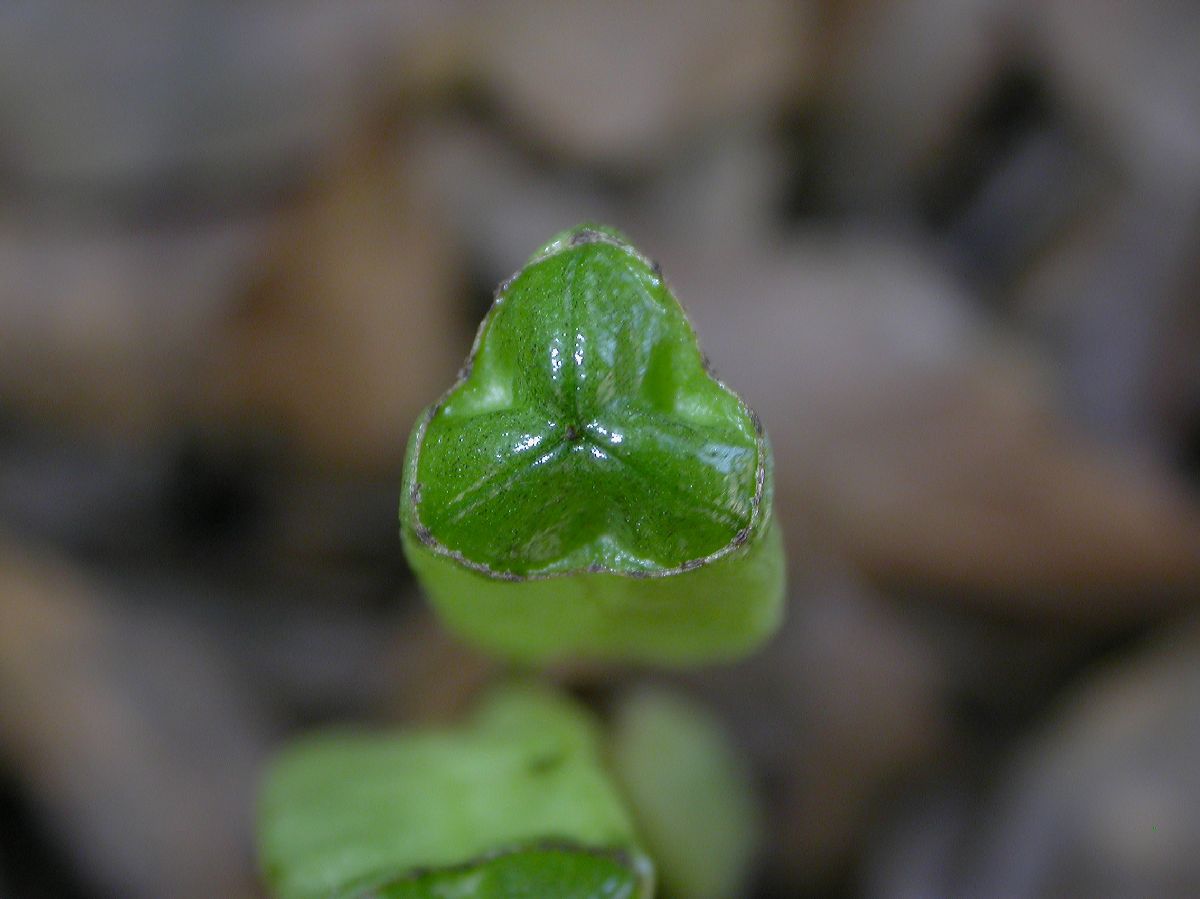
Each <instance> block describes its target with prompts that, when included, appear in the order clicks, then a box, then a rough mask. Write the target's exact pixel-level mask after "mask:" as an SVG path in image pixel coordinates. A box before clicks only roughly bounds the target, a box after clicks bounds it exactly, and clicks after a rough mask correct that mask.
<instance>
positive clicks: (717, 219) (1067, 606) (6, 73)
mask: <svg viewBox="0 0 1200 899" xmlns="http://www.w3.org/2000/svg"><path fill="white" fill-rule="evenodd" d="M1198 32H1200V15H1198V14H1197V11H1196V10H1195V8H1193V7H1191V6H1189V5H1187V4H1178V3H1171V2H1166V0H1152V2H1135V0H1049V2H1038V3H1034V2H1027V0H968V2H958V0H823V2H817V0H810V2H794V3H785V2H774V0H750V2H746V3H739V4H723V3H717V2H712V0H703V2H684V0H661V2H656V3H652V4H640V3H632V2H625V0H619V2H614V3H605V4H597V3H586V2H574V0H569V2H560V3H534V2H515V3H507V4H496V5H490V4H473V3H467V2H455V3H446V2H434V0H414V2H405V3H401V2H395V3H383V2H367V0H354V2H345V3H332V2H328V3H319V2H315V0H302V2H298V3H297V2H291V3H282V2H271V0H252V2H248V3H240V4H236V5H226V4H216V3H201V2H197V0H169V2H157V3H149V2H144V3H143V2H136V3H130V4H122V5H120V6H118V7H112V6H107V5H101V6H97V5H95V4H90V3H83V2H79V0H45V2H40V3H26V2H18V3H13V4H8V5H6V6H5V8H4V9H3V10H2V11H0V896H4V897H16V899H42V897H64V899H83V897H87V899H92V897H116V896H120V897H132V899H138V897H164V896H172V897H183V899H187V897H198V899H199V897H213V896H222V897H231V899H236V897H249V896H254V895H258V887H257V886H256V879H255V876H254V871H253V846H252V839H251V822H252V800H253V795H254V791H255V788H256V784H257V779H258V774H259V770H260V766H261V765H262V763H263V760H264V759H266V758H267V757H269V755H270V754H271V752H272V751H274V750H275V749H276V748H277V747H279V746H280V745H281V744H282V743H283V742H284V741H286V740H287V739H288V738H289V737H291V736H294V735H295V734H297V733H300V732H303V731H306V730H308V729H310V728H312V727H315V726H318V725H321V724H325V723H335V722H347V721H361V722H364V723H371V724H394V723H399V722H410V723H415V722H428V721H446V720H450V719H452V718H453V717H454V716H455V715H456V714H458V713H459V712H460V711H461V710H462V709H463V708H465V707H467V706H468V705H469V704H470V702H471V700H472V699H473V698H474V697H475V696H476V695H477V694H478V692H479V690H480V688H481V687H482V686H483V685H484V684H485V683H487V682H488V681H489V680H490V679H491V678H492V677H493V676H494V675H495V673H496V670H495V668H494V666H493V665H492V663H490V662H488V661H487V660H486V659H485V658H483V657H482V656H480V655H478V654H476V653H474V652H472V651H471V650H469V649H466V648H464V647H462V646H460V645H458V644H456V643H454V642H452V641H451V640H450V639H449V638H447V637H446V636H445V635H444V634H443V632H442V631H441V629H440V628H439V627H438V626H437V623H436V622H435V621H434V620H433V619H432V617H431V615H430V613H429V611H428V610H427V608H426V607H425V605H424V604H423V602H422V600H421V598H420V596H419V593H418V591H417V589H416V587H415V585H414V584H413V582H412V580H411V577H410V576H409V574H408V572H407V571H406V569H405V566H404V563H403V560H402V558H401V554H400V549H399V540H398V537H397V524H396V518H395V511H396V504H397V495H398V494H397V491H398V489H399V483H400V464H401V457H402V453H403V447H404V440H405V437H406V435H407V432H408V429H409V427H410V426H411V423H412V420H413V418H414V416H415V415H416V413H417V411H418V410H419V409H420V407H421V406H422V405H423V404H424V403H426V402H427V401H428V400H430V399H431V398H432V397H434V396H435V395H436V394H437V393H439V392H440V391H441V390H442V389H444V387H445V385H446V384H448V383H449V381H450V380H451V378H452V377H453V374H454V372H455V370H456V368H457V366H458V365H459V363H460V362H461V359H462V357H463V356H464V355H465V352H466V349H467V347H468V345H469V341H470V336H471V333H472V330H473V327H474V324H475V322H476V321H477V320H478V318H479V316H480V315H481V314H482V312H483V310H484V309H485V308H486V305H487V303H488V301H489V298H490V294H491V291H492V289H493V288H494V286H495V284H496V283H497V282H498V281H499V280H500V279H501V278H503V277H504V276H506V275H507V274H509V273H510V272H511V271H512V270H513V269H515V268H516V267H517V266H518V265H519V264H520V262H521V260H523V259H524V258H525V257H526V256H527V255H528V253H529V252H530V251H531V250H532V249H533V248H535V247H536V246H538V245H539V244H540V243H541V242H543V241H544V240H545V239H546V238H547V237H548V236H549V235H551V234H552V233H554V232H555V231H557V230H559V229H561V228H564V227H568V226H570V225H572V224H575V223H577V222H578V221H581V220H585V219H594V220H600V221H606V222H610V223H612V224H614V225H616V226H618V227H620V228H622V229H623V230H625V231H626V232H627V233H629V234H630V235H631V237H632V238H633V239H634V241H635V242H636V243H637V244H638V245H639V247H640V248H642V249H643V250H644V251H645V252H647V253H648V254H650V255H651V256H653V257H654V258H656V259H658V260H659V261H660V262H661V263H662V265H663V268H664V270H665V272H666V275H667V277H668V279H669V280H670V282H671V283H672V285H673V286H674V288H675V289H676V291H677V293H678V294H679V296H680V298H681V299H682V301H683V302H684V304H685V306H686V307H687V308H688V309H689V311H690V313H691V315H692V316H693V319H694V321H695V322H696V324H697V327H698V330H699V332H700V334H701V338H702V341H703V343H704V345H705V348H706V350H707V352H708V354H709V356H710V357H711V359H712V361H713V364H714V365H715V367H716V369H717V370H718V371H719V372H720V374H721V375H722V377H724V378H725V379H726V380H727V381H728V382H729V383H730V384H732V385H733V386H734V387H735V388H736V389H737V390H739V391H740V392H741V393H742V394H743V395H744V396H745V397H746V398H747V399H748V400H749V402H750V403H751V404H752V405H753V406H754V407H755V408H756V409H757V410H758V412H759V413H760V414H761V415H762V417H763V419H764V420H765V422H766V424H767V426H768V428H769V430H770V433H771V436H772V439H773V442H774V446H775V451H776V456H777V479H778V502H777V506H778V510H779V514H780V515H781V517H782V519H783V522H784V524H785V526H786V534H787V539H788V543H789V550H790V565H791V585H792V586H791V597H790V600H789V613H788V620H787V623H786V625H785V627H784V629H783V631H782V632H781V634H780V635H779V636H778V637H777V638H776V639H775V640H774V641H772V642H771V643H770V644H769V646H768V647H767V648H766V649H765V650H764V651H763V652H762V653H760V654H759V655H757V656H755V657H753V658H751V659H748V660H746V661H745V662H742V663H739V664H737V665H735V666H729V667H723V668H715V669H709V670H701V671H696V672H691V673H685V674H676V675H665V674H662V673H660V672H652V671H630V670H625V669H609V668H598V667H595V666H572V667H565V668H563V669H560V670H557V671H556V672H554V675H555V677H556V678H557V679H558V680H559V681H561V682H562V683H563V684H565V685H566V686H568V687H570V688H571V689H573V690H574V691H575V692H576V693H577V694H578V695H580V696H583V697H584V698H586V699H587V700H588V701H590V702H591V703H593V704H594V705H595V706H596V707H598V708H605V707H607V704H608V703H610V702H611V700H612V697H614V696H616V695H618V694H619V693H620V691H621V690H622V689H624V688H626V687H628V686H631V685H635V684H640V683H644V682H647V681H654V682H657V683H669V684H674V685H675V686H676V687H678V688H680V689H683V690H685V691H687V692H688V694H689V695H691V696H693V697H694V698H697V699H700V700H702V701H704V702H705V703H707V704H708V706H709V707H710V708H711V709H712V710H713V711H714V712H715V713H716V714H717V715H719V717H720V719H721V720H722V721H723V723H724V724H725V726H726V727H727V729H728V732H729V733H730V735H731V738H732V739H733V740H734V742H735V743H736V744H737V746H738V747H739V749H740V751H741V752H742V753H743V754H744V756H745V758H746V760H747V764H748V765H749V766H750V770H751V771H752V773H753V777H754V780H755V783H756V786H757V788H758V790H759V792H760V795H761V797H762V799H763V802H764V804H765V810H766V816H767V817H766V820H767V825H768V826H767V828H766V839H765V842H764V845H763V847H762V851H761V852H760V854H759V858H758V862H757V864H756V866H755V869H754V871H753V872H752V874H751V877H750V878H749V882H748V883H747V885H746V888H745V891H744V894H743V895H745V896H748V897H762V899H766V897H784V896H787V897H793V896H823V897H824V896H834V897H837V896H846V897H851V896H865V897H880V899H890V897H908V896H921V897H927V896H928V897H937V896H946V897H951V896H974V895H978V896H1008V897H1034V896H1051V895H1089V896H1103V895H1112V896H1121V895H1181V896H1182V895H1189V894H1193V895H1194V894H1196V893H1197V892H1200V851H1198V850H1200V820H1198V817H1197V815H1198V812H1197V810H1198V809H1200V778H1198V777H1197V773H1196V772H1197V768H1196V764H1195V759H1196V758H1197V757H1198V756H1200V619H1198V618H1197V605H1198V602H1197V601H1198V600H1200V499H1198V498H1197V484H1198V479H1200V302H1198V300H1200V267H1198V266H1197V262H1196V258H1197V253H1196V250H1197V248H1198V247H1200V54H1197V53H1196V52H1195V35H1196V34H1197V33H1198Z"/></svg>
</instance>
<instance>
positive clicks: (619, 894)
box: [258, 687, 654, 899]
mask: <svg viewBox="0 0 1200 899" xmlns="http://www.w3.org/2000/svg"><path fill="white" fill-rule="evenodd" d="M601 759H602V752H601V746H600V738H599V733H598V730H597V728H596V725H595V722H594V721H592V719H591V718H590V716H588V715H587V713H586V712H585V711H584V710H583V709H581V708H579V707H577V706H575V705H574V704H573V703H571V702H569V701H568V700H566V699H565V698H563V697H560V696H557V695H555V694H553V693H550V692H548V691H546V690H539V689H534V688H531V687H507V688H503V689H500V690H498V691H496V692H495V693H493V694H492V695H491V696H490V697H488V699H487V700H486V701H485V703H484V704H483V705H482V707H481V708H480V710H479V711H478V712H477V713H476V714H475V716H474V717H473V718H472V719H471V720H470V721H469V722H467V723H466V724H465V725H464V726H461V727H454V728H446V729H441V728H439V729H431V728H425V729H415V730H406V731H401V732H399V733H391V734H364V733H359V734H352V733H342V734H328V735H324V736H319V737H310V738H308V739H307V740H304V741H301V742H300V743H298V744H295V745H293V746H291V747H290V748H289V749H287V750H286V751H285V752H284V754H283V755H282V756H281V757H280V758H279V759H277V760H276V761H275V762H274V763H273V764H272V766H271V768H270V770H269V771H268V775H267V779H266V783H265V786H264V789H263V793H262V797H261V801H260V803H259V826H258V829H259V841H258V842H259V847H260V856H261V857H260V861H261V864H262V868H263V872H264V875H265V876H266V879H267V881H268V882H269V884H270V886H271V891H272V895H274V896H276V897H278V899H446V897H451V896H457V897H463V899H466V897H472V899H505V897H513V896H555V897H561V899H601V897H603V899H648V897H650V896H651V895H653V882H654V869H653V865H652V864H651V863H650V861H649V859H648V858H647V857H646V856H645V854H644V853H643V852H642V850H641V849H640V848H639V847H638V845H637V843H636V841H635V839H634V835H633V824H632V822H631V820H630V818H629V815H628V813H627V812H626V810H625V807H624V804H623V802H622V800H621V798H620V795H619V793H618V791H617V788H616V787H615V785H614V784H613V783H612V781H611V779H610V777H609V775H608V774H607V773H606V771H605V770H604V766H603V764H602V760H601Z"/></svg>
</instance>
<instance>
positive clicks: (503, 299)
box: [401, 226, 784, 663]
mask: <svg viewBox="0 0 1200 899" xmlns="http://www.w3.org/2000/svg"><path fill="white" fill-rule="evenodd" d="M771 500H772V482H771V453H770V447H769V445H768V442H767V437H766V434H765V433H764V431H763V429H762V427H761V425H760V424H759V421H758V419H757V418H756V417H755V415H754V414H753V413H752V412H751V411H750V409H749V408H748V407H747V406H746V404H745V403H743V402H742V400H741V399H740V398H739V397H738V396H737V395H736V394H735V393H733V391H731V390H730V389H729V388H727V387H726V386H725V385H724V384H722V383H721V382H720V381H719V380H717V379H716V378H715V377H714V376H713V374H712V373H711V372H710V371H709V369H708V367H707V364H706V361H705V359H704V357H703V355H702V353H701V352H700V348H699V346H698V344H697V341H696V335H695V332H694V331H693V330H692V327H691V323H690V322H689V321H688V319H687V316H686V315H685V314H684V312H683V309H682V308H681V307H680V305H679V303H678V302H677V301H676V300H675V298H674V297H673V296H672V295H671V293H670V291H669V290H668V289H667V287H666V286H665V284H664V283H663V279H662V274H661V272H660V270H659V268H658V266H657V265H655V264H653V263H651V262H650V261H649V260H647V259H646V258H645V257H644V256H642V255H641V254H640V253H639V252H638V251H637V250H635V249H634V248H633V247H632V246H630V245H629V243H628V242H627V241H626V240H625V239H624V238H623V237H622V236H620V235H619V234H617V233H616V232H614V231H612V230H611V229H606V228H599V227H594V226H582V227H579V228H576V229H573V230H571V231H568V232H564V233H563V234H561V235H559V236H557V237H556V238H554V239H553V240H552V241H551V242H550V243H548V244H547V245H546V246H545V247H543V248H542V249H541V250H540V251H539V252H538V253H536V254H535V255H534V256H533V257H532V258H531V259H530V260H529V262H528V263H527V264H526V265H525V267H524V268H523V269H521V271H519V272H518V273H517V274H516V275H514V276H513V277H512V278H510V279H509V280H508V281H506V282H504V284H502V285H501V286H500V288H499V290H498V291H497V293H496V299H495V302H494V304H493V305H492V308H491V309H490V310H489V312H488V314H487V316H486V317H485V318H484V320H483V323H482V324H481V325H480V327H479V332H478V334H477V335H476V338H475V343H474V346H473V347H472V349H471V353H470V356H469V357H468V359H467V362H466V365H465V366H464V368H463V371H462V373H461V375H460V377H459V379H458V381H457V382H456V383H455V384H454V385H453V386H452V387H451V388H450V390H449V391H448V392H447V393H446V394H445V395H444V396H443V397H442V398H441V399H440V400H439V401H438V402H437V403H435V404H434V405H433V406H431V407H430V408H429V409H427V410H426V411H425V412H424V413H423V414H422V416H421V417H420V419H419V420H418V422H417V425H416V427H415V429H414V431H413V435H412V437H411V439H410V441H409V447H408V457H407V460H406V464H405V477H404V488H403V496H402V499H401V532H402V536H403V539H404V546H405V550H406V553H407V555H408V558H409V561H410V562H411V564H412V566H413V569H414V570H415V571H416V573H417V575H418V577H419V578H420V579H421V581H422V583H423V585H424V586H425V588H426V590H427V591H428V593H429V595H430V597H431V599H432V601H433V603H434V605H435V606H436V607H437V608H438V610H439V611H440V613H441V615H442V617H443V619H444V620H445V622H446V623H447V624H448V625H449V626H450V627H451V628H452V629H453V630H455V631H456V632H457V633H459V634H461V635H462V636H463V637H465V638H467V639H470V640H472V641H474V642H475V643H478V644H479V645H481V646H483V647H485V648H487V649H489V650H491V651H493V652H496V653H498V654H500V655H503V656H507V657H509V658H512V659H514V660H518V661H524V662H540V661H547V660H551V659H555V658H559V657H565V656H585V657H591V658H619V659H627V660H641V661H655V662H664V663H689V662H700V661H706V660H711V659H716V658H726V657H732V656H737V655H740V654H743V653H745V652H746V651H748V650H749V649H751V648H752V647H754V646H755V645H757V644H758V643H759V642H760V641H762V640H763V639H764V638H765V637H766V636H767V635H768V634H770V633H771V632H772V631H773V630H774V629H775V627H776V626H777V625H778V622H779V618H780V613H781V610H782V599H783V587H784V574H783V552H782V541H781V538H780V534H779V530H778V527H777V525H776V524H775V523H774V520H773V515H772V508H771Z"/></svg>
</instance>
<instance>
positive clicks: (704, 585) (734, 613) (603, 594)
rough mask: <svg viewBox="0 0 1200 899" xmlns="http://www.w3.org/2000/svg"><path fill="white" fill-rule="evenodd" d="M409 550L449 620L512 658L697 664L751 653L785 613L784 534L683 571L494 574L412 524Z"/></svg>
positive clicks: (770, 534)
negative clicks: (422, 535) (422, 536)
mask: <svg viewBox="0 0 1200 899" xmlns="http://www.w3.org/2000/svg"><path fill="white" fill-rule="evenodd" d="M404 548H405V553H406V555H407V556H408V560H409V563H410V564H411V565H412V567H413V569H414V570H415V571H416V573H417V576H418V577H419V578H420V581H421V583H422V585H423V586H424V587H425V589H426V591H427V593H428V594H429V597H430V599H431V600H432V602H433V604H434V606H435V607H436V608H437V610H438V612H439V613H440V615H441V617H442V620H443V621H444V623H445V624H446V626H447V627H449V628H450V629H451V630H452V631H454V632H455V633H456V634H458V635H459V636H460V637H462V638H463V639H465V640H467V641H469V642H471V643H474V644H476V645H478V646H479V647H481V648H483V649H485V650H487V651H489V652H491V653H493V654H496V655H499V656H503V657H505V658H508V659H510V660H512V661H516V662H523V663H544V662H552V661H556V660H559V659H565V658H579V657H582V658H590V659H611V660H621V661H635V662H651V663H658V664H668V665H689V664H699V663H705V662H713V661H720V660H726V659H734V658H738V657H740V656H743V655H746V654H747V653H749V652H750V651H751V650H753V649H754V648H755V647H757V646H758V645H760V644H761V643H762V642H763V641H764V640H765V639H766V638H767V637H769V636H770V635H771V634H772V633H774V632H775V630H776V629H777V628H778V626H779V623H780V621H781V619H782V615H783V607H784V587H785V571H784V556H783V539H782V536H781V533H780V529H779V526H778V524H777V523H772V524H771V526H770V527H769V528H768V530H767V532H766V534H764V535H763V537H762V538H761V539H759V540H756V541H754V542H753V543H751V544H749V545H747V546H745V547H744V548H743V549H742V550H741V551H739V552H735V553H731V554H730V555H728V556H725V557H723V558H721V559H718V560H717V561H715V562H711V563H709V564H707V565H703V566H701V567H699V568H696V569H693V570H691V571H687V572H683V573H681V574H673V575H669V576H666V577H656V578H632V577H625V576H621V575H615V574H577V575H569V576H563V577H551V578H545V579H541V580H526V581H505V580H499V579H496V578H491V577H488V576H487V575H485V574H482V573H479V572H476V571H472V570H470V569H468V568H465V567H463V566H461V565H459V564H458V563H457V562H455V561H454V560H452V559H449V558H446V557H445V556H442V555H438V554H437V553H435V552H433V550H431V549H429V548H428V547H426V546H425V545H423V544H422V543H420V541H418V540H417V539H416V538H415V537H414V536H413V535H412V534H411V533H410V532H409V531H408V529H407V528H406V529H405V533H404Z"/></svg>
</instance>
